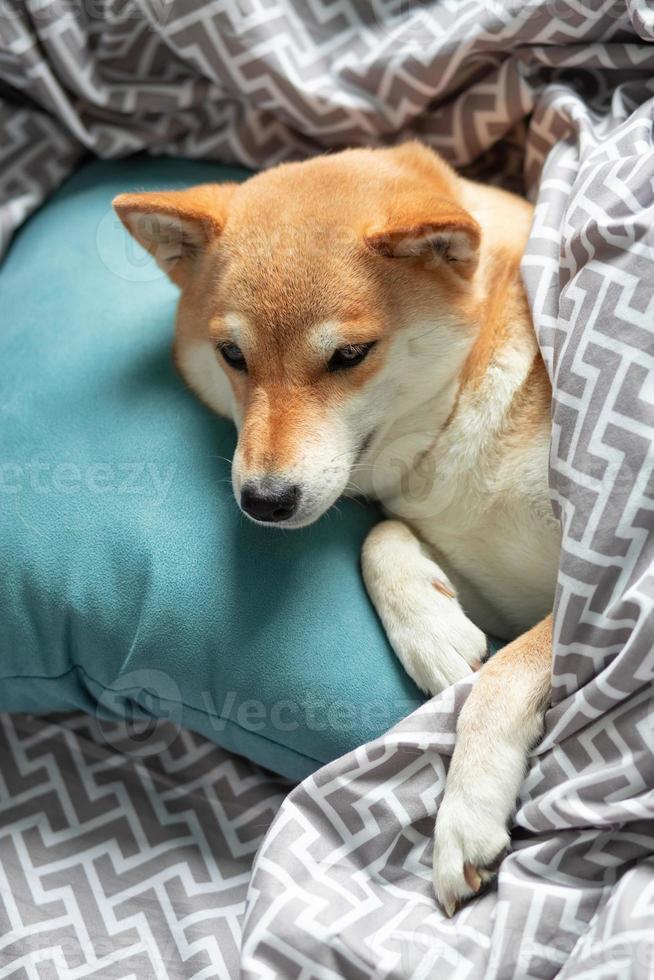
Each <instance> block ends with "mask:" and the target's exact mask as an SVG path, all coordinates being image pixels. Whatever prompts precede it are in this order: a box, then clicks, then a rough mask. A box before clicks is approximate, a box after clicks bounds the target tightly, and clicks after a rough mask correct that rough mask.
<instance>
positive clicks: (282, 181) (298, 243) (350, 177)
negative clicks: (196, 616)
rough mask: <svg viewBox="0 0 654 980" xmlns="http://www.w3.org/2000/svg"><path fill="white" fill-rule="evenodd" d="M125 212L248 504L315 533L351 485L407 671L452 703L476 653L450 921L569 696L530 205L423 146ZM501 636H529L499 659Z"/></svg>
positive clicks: (442, 872)
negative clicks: (529, 267) (371, 522)
mask: <svg viewBox="0 0 654 980" xmlns="http://www.w3.org/2000/svg"><path fill="white" fill-rule="evenodd" d="M114 206H115V209H116V211H117V213H118V215H119V216H120V218H121V220H122V221H123V223H124V224H125V226H126V227H127V229H128V230H129V232H130V233H131V234H132V235H134V237H135V238H136V239H137V240H138V241H139V242H140V243H141V244H142V245H143V246H144V247H145V248H146V249H148V250H149V251H150V252H151V253H152V254H153V255H154V256H155V258H156V260H157V261H158V262H159V264H160V265H161V267H162V268H163V269H164V270H165V271H166V273H167V274H168V275H169V276H170V278H171V279H172V280H173V281H174V282H175V283H176V284H177V285H178V286H179V287H180V289H181V296H180V301H179V307H178V313H177V325H176V339H175V348H174V351H175V358H176V362H177V365H178V367H179V370H180V371H181V373H182V375H183V376H184V378H185V379H186V380H187V382H188V384H189V385H190V386H191V388H192V389H193V390H194V391H195V392H196V393H197V395H198V396H199V397H200V398H201V399H203V400H204V401H205V402H206V404H207V405H209V406H210V407H211V408H212V409H214V410H215V411H216V412H219V413H220V414H222V415H226V416H229V417H230V418H232V419H233V420H234V421H235V423H236V425H237V428H238V431H239V438H238V446H237V450H236V453H235V455H234V460H233V466H232V474H233V487H234V494H235V496H236V500H237V502H238V504H239V505H240V507H241V508H242V510H243V511H244V512H245V513H246V514H247V515H249V517H251V518H252V519H253V520H255V521H259V522H261V523H266V524H271V525H276V526H280V527H284V528H299V527H303V526H304V525H307V524H310V523H311V522H313V521H315V520H316V519H317V518H319V517H320V516H321V515H322V514H323V513H324V512H325V511H326V510H327V509H328V508H329V507H330V506H331V505H332V504H333V503H334V501H335V500H336V499H337V498H338V497H339V496H341V495H342V494H347V493H357V494H360V493H363V494H365V495H367V496H369V497H372V498H376V499H378V500H379V501H381V503H382V505H383V507H384V509H385V511H386V514H387V518H388V519H386V520H384V521H382V522H381V523H379V524H378V525H377V526H376V527H375V528H374V529H373V531H372V532H371V534H370V535H369V537H368V539H367V541H366V543H365V546H364V550H363V555H362V566H363V575H364V578H365V582H366V586H367V588H368V591H369V594H370V597H371V599H372V602H373V603H374V605H375V607H376V609H377V611H378V613H379V616H380V617H381V620H382V622H383V624H384V626H385V629H386V631H387V634H388V637H389V639H390V642H391V644H392V645H393V648H394V649H395V651H396V653H397V655H398V656H399V657H400V659H401V661H402V663H403V664H404V666H405V668H406V670H407V671H408V673H409V674H410V675H411V676H412V677H413V678H414V680H415V681H416V682H417V683H418V685H419V686H420V687H421V688H422V689H423V690H424V691H427V692H429V693H432V694H435V693H437V692H439V691H441V690H443V688H444V687H446V686H447V685H450V684H452V683H453V682H455V681H457V680H459V679H460V678H463V677H465V676H466V675H468V674H470V672H471V671H474V670H477V669H478V668H480V667H481V669H480V670H479V673H478V675H477V677H476V679H475V683H474V685H473V687H472V690H471V693H470V695H469V697H468V699H467V701H466V703H465V706H464V708H463V710H462V712H461V714H460V718H459V721H458V727H457V742H456V747H455V750H454V755H453V758H452V763H451V766H450V770H449V775H448V780H447V787H446V791H445V795H444V798H443V801H442V803H441V806H440V809H439V812H438V817H437V822H436V830H435V847H434V883H435V888H436V893H437V896H438V898H439V900H440V902H441V903H442V905H443V907H444V909H445V911H446V912H447V914H452V913H453V911H454V910H455V909H456V907H457V906H458V904H459V903H460V902H461V901H463V900H464V899H466V898H468V897H470V896H472V895H474V894H475V893H476V892H478V891H479V889H480V888H481V887H482V884H483V883H484V882H485V881H487V880H489V879H490V878H491V877H492V875H493V873H494V871H493V869H494V867H495V866H496V862H497V858H498V856H499V855H501V854H502V853H503V851H504V850H505V848H506V847H507V845H508V843H509V836H508V832H507V823H508V820H509V818H510V816H511V813H512V810H513V808H514V805H515V799H516V796H517V793H518V790H519V786H520V783H521V780H522V778H523V775H524V769H525V763H526V757H527V753H528V751H529V749H530V747H531V746H532V745H533V744H534V743H535V742H536V741H537V739H538V737H539V735H540V733H541V731H542V725H543V717H544V712H545V708H546V706H547V704H548V700H549V692H550V673H551V645H552V625H551V622H552V621H551V609H552V604H553V596H554V587H555V579H556V572H557V564H558V553H559V547H560V532H559V527H558V523H557V521H556V520H555V518H554V516H553V514H552V511H551V508H550V503H549V498H548V486H547V468H548V447H549V439H550V401H551V390H550V385H549V381H548V377H547V375H546V372H545V368H544V365H543V362H542V360H541V357H540V354H539V351H538V346H537V343H536V339H535V336H534V331H533V326H532V323H531V319H530V314H529V309H528V306H527V301H526V298H525V294H524V291H523V287H522V284H521V279H520V273H519V265H520V259H521V256H522V252H523V249H524V246H525V242H526V240H527V236H528V232H529V227H530V222H531V208H530V206H529V205H528V204H527V203H526V202H525V201H523V200H521V199H520V198H518V197H515V196H512V195H510V194H507V193H505V192H503V191H500V190H497V189H494V188H490V187H485V186H482V185H479V184H475V183H472V182H469V181H467V180H464V179H462V178H461V177H459V176H457V174H456V173H455V172H454V171H453V170H452V169H451V168H450V167H449V166H447V165H446V164H445V163H444V162H443V161H442V160H441V159H440V158H439V157H438V156H437V155H436V154H435V153H433V152H432V151H431V150H429V149H428V148H426V147H424V146H422V145H420V144H418V143H407V144H404V145H402V146H398V147H395V148H391V149H383V150H369V149H357V150H347V151H344V152H341V153H337V154H334V155H328V156H323V157H318V158H315V159H312V160H309V161H307V162H303V163H288V164H283V165H281V166H278V167H276V168H274V169H271V170H269V171H267V172H264V173H261V174H258V175H257V176H254V177H252V178H250V179H249V180H247V181H246V182H244V183H242V184H222V185H218V184H216V185H214V184H207V185H202V186H199V187H194V188H191V189H189V190H183V191H171V192H165V191H162V192H153V193H142V194H123V195H120V196H119V197H118V198H116V200H115V201H114ZM344 601H346V597H344ZM485 632H488V633H493V634H496V635H497V636H501V637H505V638H507V639H509V640H511V641H512V642H510V643H509V644H508V645H507V646H505V647H504V648H503V649H502V650H501V651H500V652H499V653H498V654H496V655H495V656H494V657H493V658H492V659H491V660H489V661H488V662H486V663H485V664H484V665H483V667H482V666H481V665H482V664H483V663H484V660H485V657H486V638H485Z"/></svg>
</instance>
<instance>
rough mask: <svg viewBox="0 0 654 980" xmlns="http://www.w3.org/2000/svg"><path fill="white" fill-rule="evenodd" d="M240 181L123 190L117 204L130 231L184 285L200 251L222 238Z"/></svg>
mask: <svg viewBox="0 0 654 980" xmlns="http://www.w3.org/2000/svg"><path fill="white" fill-rule="evenodd" d="M236 187H237V185H236V184H200V185H199V186H197V187H190V188H188V189H187V190H182V191H150V192H144V193H138V194H119V195H118V197H116V198H114V200H113V207H114V210H115V212H116V214H117V215H118V217H119V218H120V220H121V221H122V223H123V224H124V225H125V227H126V228H127V230H128V231H129V233H130V235H132V236H133V237H134V238H135V239H136V241H137V242H138V243H139V244H140V245H142V246H143V248H145V249H147V251H148V252H149V253H150V254H151V255H152V256H153V257H154V258H155V260H156V262H157V264H158V265H159V266H160V267H161V268H162V269H163V271H164V272H165V273H166V274H167V275H168V276H170V278H171V279H172V281H173V282H174V283H176V284H177V285H178V286H180V287H183V286H184V285H185V284H186V283H187V282H188V280H189V277H190V276H191V274H192V272H193V268H194V266H195V265H196V262H197V259H198V257H199V256H200V255H201V254H202V253H203V252H204V251H205V250H206V249H207V248H208V247H209V246H210V245H211V243H212V242H213V241H214V240H215V239H217V238H218V236H219V235H220V233H221V231H222V228H223V226H224V224H225V221H226V218H227V208H228V204H229V200H230V198H231V196H232V194H233V193H234V191H235V189H236Z"/></svg>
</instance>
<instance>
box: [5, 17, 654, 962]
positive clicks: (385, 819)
mask: <svg viewBox="0 0 654 980" xmlns="http://www.w3.org/2000/svg"><path fill="white" fill-rule="evenodd" d="M0 39H1V41H0V100H1V101H0V119H1V121H2V122H1V125H2V133H3V138H2V142H1V143H0V216H1V222H2V230H3V236H4V241H5V243H6V242H8V241H9V238H10V236H11V234H12V232H13V230H14V229H15V228H16V227H17V226H18V225H19V224H20V222H21V221H22V220H24V218H25V217H26V216H27V214H29V213H30V212H31V211H32V210H33V209H34V208H35V207H37V206H38V204H39V203H40V202H41V201H43V200H44V198H45V197H46V196H47V195H48V193H49V192H50V191H51V190H52V189H53V188H54V187H55V186H57V184H58V183H60V182H61V180H62V179H63V178H64V177H65V176H66V175H67V174H68V173H70V171H71V170H72V168H74V166H75V165H76V162H77V161H78V160H79V159H81V157H82V156H83V155H84V154H85V153H87V152H89V151H91V152H93V153H96V154H98V155H100V156H104V157H120V156H125V155H127V154H130V153H133V152H135V151H139V150H145V151H147V152H150V153H153V154H180V155H186V156H190V157H202V158H210V159H216V160H218V161H221V162H234V161H237V162H239V163H243V164H246V165H249V166H257V167H258V166H269V165H272V164H274V163H276V162H278V161H280V160H282V159H286V158H293V157H301V156H305V155H307V154H312V153H316V152H319V151H322V150H324V149H330V148H338V147H342V146H345V145H351V144H361V143H366V144H370V145H375V144H381V143H385V142H389V141H397V140H401V139H405V138H407V137H410V136H418V137H420V138H422V139H424V140H425V141H426V142H428V143H429V144H430V145H432V146H433V147H435V148H436V149H438V150H439V151H440V152H442V153H443V154H444V155H445V156H446V157H447V158H448V159H449V160H450V161H451V162H453V163H454V164H456V165H458V166H462V167H465V168H466V171H467V172H468V173H470V174H473V175H476V176H482V177H486V178H487V179H491V180H493V181H497V182H499V183H503V184H505V185H506V186H510V187H512V188H523V189H524V191H525V192H526V193H527V194H528V195H529V196H530V197H531V199H532V200H533V201H534V203H535V207H536V211H535V219H534V225H533V229H532V234H531V237H530V241H529V245H528V248H527V252H526V255H525V258H524V262H523V274H524V278H525V282H526V285H527V289H528V293H529V299H530V303H531V308H532V312H533V317H534V323H535V325H536V329H537V333H538V337H539V340H540V344H541V347H542V350H543V354H544V357H545V360H546V364H547V367H548V370H549V372H550V377H551V379H552V383H553V422H554V424H553V442H552V452H551V470H550V482H551V494H552V502H553V506H554V507H555V509H556V511H557V513H558V515H559V517H560V519H561V522H562V527H563V549H562V559H561V570H560V575H559V580H558V589H557V597H556V609H555V657H554V669H553V682H554V705H553V707H552V709H551V710H550V711H549V713H548V717H547V731H546V736H545V739H544V740H543V742H542V743H541V744H540V745H539V746H538V748H537V749H536V750H535V752H534V753H533V755H532V758H531V765H530V771H529V773H528V776H527V778H526V781H525V783H524V786H523V789H522V794H521V798H520V801H519V808H518V811H517V814H516V816H515V820H514V828H513V842H514V847H513V850H512V852H511V854H510V855H509V856H508V857H507V858H506V859H505V860H504V862H503V864H502V866H501V870H500V874H499V879H498V887H497V890H494V891H491V892H490V893H488V894H487V895H485V896H483V897H481V898H480V899H478V900H477V901H475V902H473V903H471V904H470V905H468V906H467V907H465V908H464V909H462V910H461V911H460V912H459V913H458V914H457V916H456V917H455V919H454V920H453V921H447V920H445V919H444V918H443V917H442V915H441V913H440V912H439V911H438V909H437V908H436V906H435V903H434V899H433V895H432V891H431V879H430V859H431V833H432V829H433V823H434V816H435V813H436V810H437V807H438V803H439V800H440V797H441V795H442V790H443V786H444V777H445V771H446V766H447V761H448V758H449V756H450V755H451V752H452V747H453V740H454V728H455V722H456V715H457V713H458V710H459V708H460V706H461V704H462V703H463V700H464V698H465V696H466V694H467V691H468V690H469V686H468V683H467V682H464V683H462V684H459V685H457V686H456V687H455V688H453V689H451V690H449V691H446V692H445V693H444V694H443V695H441V696H440V697H438V698H435V699H433V700H432V701H431V702H429V703H428V704H427V705H425V706H424V707H423V708H421V709H420V710H419V711H418V712H417V713H415V714H414V715H412V716H411V717H410V718H408V719H406V720H405V721H404V722H403V723H401V724H400V725H399V726H397V727H396V728H395V729H394V730H393V731H391V732H390V733H388V734H387V735H386V736H384V737H383V738H382V739H380V740H379V741H377V742H375V743H372V744H370V745H367V746H364V747H362V748H361V749H359V750H358V751H356V752H355V753H352V754H351V755H349V756H346V757H344V758H343V759H341V760H338V761H337V762H334V763H332V764H331V765H330V766H327V767H326V768H325V769H323V770H321V772H319V773H318V774H317V775H316V776H314V777H312V778H311V779H309V780H306V781H305V782H304V783H302V784H301V785H300V786H299V787H298V788H297V789H296V790H294V791H293V792H292V793H291V794H290V796H288V797H287V798H286V800H285V802H284V804H283V805H282V807H281V810H280V812H279V814H278V816H277V818H276V819H275V821H274V823H273V825H272V828H271V830H270V832H269V834H268V836H267V837H266V840H265V842H264V844H263V846H262V848H261V850H260V852H259V854H258V857H257V860H256V862H255V865H254V872H253V876H252V880H251V882H250V886H249V897H248V910H247V917H246V923H245V934H244V941H243V948H242V952H241V971H242V976H243V977H244V978H248V980H251V978H255V977H256V978H264V977H266V978H268V977H283V978H288V980H290V978H293V977H298V978H300V977H302V978H303V980H304V978H307V980H308V978H313V977H316V978H318V977H320V978H338V977H346V978H348V980H358V978H362V980H363V978H367V977H371V976H374V977H379V978H381V977H388V978H390V977H393V978H397V980H404V978H409V977H411V978H420V977H431V976H438V977H442V978H450V977H451V978H459V977H467V976H471V977H487V978H491V977H493V978H500V980H505V978H514V977H515V978H520V980H522V978H525V977H538V978H550V977H554V976H558V977H563V978H566V980H567V978H572V977H575V978H582V977H587V978H595V977H606V978H611V980H613V978H616V977H625V978H626V977H636V978H640V977H642V978H645V977H651V976H652V971H653V970H654V933H653V932H652V928H651V925H652V922H653V921H654V789H653V787H654V753H653V752H652V747H653V744H654V721H653V717H654V700H653V686H652V681H653V678H654V573H653V570H652V569H653V559H654V544H653V536H652V527H653V524H654V475H653V470H654V451H653V449H652V437H653V435H654V380H653V379H654V373H653V372H654V301H653V299H652V283H654V240H653V237H652V225H653V217H654V209H653V205H652V201H653V197H654V148H653V145H652V140H653V135H652V129H653V122H654V43H653V41H654V12H653V10H652V7H651V5H650V4H648V3H647V2H645V0H623V2H621V0H520V2H513V0H510V2H509V0H505V2H498V0H484V2H481V0H474V2H473V0H441V2H427V0H425V2H420V0H410V2H407V0H369V2H355V0H303V2H301V3H300V2H299V0H298V2H295V0H256V2H252V3H247V4H245V3H240V2H238V0H232V2H230V0H215V2H199V0H170V2H166V0H122V2H121V0H106V2H104V3H91V2H87V3H71V2H68V0H38V2H36V0H34V2H26V3H20V4H19V3H18V2H15V3H14V2H12V0H9V2H7V0H6V2H5V3H4V4H3V5H2V6H0ZM35 739H36V741H37V742H38V736H35ZM489 750H490V751H492V747H490V749H489ZM212 751H214V752H215V751H217V750H215V749H214V750H212ZM24 765H25V772H26V773H27V777H29V779H33V778H34V777H33V776H30V772H31V770H30V766H29V765H28V764H26V763H25V764H24ZM30 785H31V784H30ZM62 792H63V791H62ZM264 797H265V791H264ZM180 805H181V804H180ZM67 819H69V820H73V817H72V816H70V815H69V817H67ZM75 819H76V818H75ZM263 822H265V821H263ZM182 836H183V833H182ZM140 839H141V838H140V837H139V840H140ZM30 843H31V839H30V838H28V844H30ZM15 853H16V855H17V856H16V858H15V865H14V867H15V868H20V867H23V868H25V867H30V868H31V865H30V864H29V862H30V856H29V847H27V846H26V845H24V844H23V845H21V847H20V848H18V849H17V850H16V852H15ZM37 860H38V858H37ZM48 860H49V858H48ZM62 860H64V863H65V859H62ZM181 860H182V862H183V861H184V860H187V858H182V859H181ZM102 868H103V871H106V873H107V874H114V873H115V871H114V869H113V867H111V865H110V863H109V859H108V863H107V865H106V866H105V865H104V864H103V865H102ZM57 869H58V866H56V868H55V869H54V870H53V873H55V874H56V873H58V872H57ZM184 875H186V876H187V875H188V873H187V872H184V873H183V880H186V877H184ZM94 880H95V879H94ZM108 880H109V879H108ZM112 887H115V888H116V889H117V890H118V891H119V889H120V887H127V886H122V885H120V884H118V883H116V885H115V886H112V885H111V881H109V884H108V885H107V884H104V885H103V888H105V890H106V891H107V894H112V895H113V894H114V892H113V891H112ZM61 888H62V889H63V888H64V882H63V880H62V884H61ZM178 899H179V895H178V894H177V892H175V894H173V895H172V896H171V897H169V898H167V899H166V901H167V902H169V903H172V906H170V905H166V906H165V907H166V909H169V908H170V907H172V908H173V909H175V910H176V911H175V914H176V915H178V916H180V915H181V914H182V913H181V912H180V911H179V909H180V908H181V905H178V904H176V902H177V901H178ZM59 900H60V899H59V897H58V896H57V898H56V899H54V898H53V901H59ZM157 901H160V902H161V903H162V907H163V901H164V900H163V898H158V899H157ZM179 901H180V902H182V904H183V900H182V899H179ZM110 906H111V903H109V906H107V905H98V904H97V903H96V904H95V905H93V906H92V905H91V904H90V903H89V904H87V903H80V908H81V910H82V911H81V913H80V915H81V917H82V918H85V917H86V916H88V917H89V918H91V917H93V916H97V915H99V914H100V915H101V916H102V917H103V918H104V920H105V921H107V917H108V916H109V914H110V913H109V911H108V909H109V908H110ZM190 908H191V905H190V904H189V912H188V916H189V917H191V916H192V914H193V913H192V912H191V911H190ZM98 910H100V911H98ZM59 914H60V912H58V911H57V910H56V909H53V911H52V915H53V916H55V915H59ZM61 914H63V913H61ZM200 918H201V915H200V916H199V918H198V922H199V921H200ZM12 921H13V920H12ZM56 921H59V920H56ZM189 921H190V919H189ZM12 928H14V926H12ZM44 928H45V926H44ZM48 928H53V929H55V928H57V926H55V925H51V926H48ZM221 928H222V927H221ZM10 935H13V934H10ZM235 935H236V926H233V928H232V929H231V939H225V940H223V941H222V942H223V943H227V944H229V942H236V940H235V938H234V937H235ZM9 948H10V947H6V949H9ZM224 948H227V947H226V946H225V947H224ZM3 955H4V956H5V960H4V962H3V963H2V965H3V967H5V966H6V964H9V966H8V970H9V971H11V969H14V964H13V961H12V960H11V956H12V955H15V956H18V953H16V954H12V953H11V952H9V953H7V952H6V951H5V954H3ZM7 957H8V958H7ZM218 963H219V960H218V959H217V960H216V961H215V963H214V965H213V967H211V966H209V967H206V965H205V963H204V962H203V963H202V965H200V966H197V967H196V966H194V965H191V966H189V965H188V963H186V962H185V965H182V966H170V968H169V972H168V973H164V974H161V973H157V972H156V971H155V972H154V973H153V974H152V975H153V976H173V977H182V976H184V977H191V976H193V977H200V976H222V975H223V973H224V970H225V969H226V967H225V966H224V964H223V965H220V966H218V965H216V964H218ZM212 968H213V970H214V972H213V973H212V972H211V969H212ZM232 968H233V967H232ZM20 969H22V966H21V965H20V964H17V965H16V967H15V970H16V971H19V970H20ZM94 969H95V967H94V966H92V965H88V964H87V965H84V964H82V965H79V964H78V965H77V972H75V973H74V974H73V973H70V975H71V976H72V975H75V976H91V975H98V976H111V975H115V976H121V977H122V976H125V977H126V976H128V975H129V976H131V975H132V974H130V973H127V972H122V973H121V972H120V970H119V969H118V968H117V972H116V973H115V974H112V973H110V972H104V973H102V972H100V973H97V972H96V973H95V974H94V973H93V970H94ZM167 969H168V968H167ZM221 970H222V971H223V972H220V971H221ZM193 971H195V972H193ZM203 971H205V972H203ZM207 971H208V972H207ZM8 975H11V972H8ZM15 975H16V976H20V973H19V972H16V974H15ZM25 975H30V974H29V973H26V974H25ZM31 975H33V976H36V975H40V976H46V975H52V976H54V975H56V976H62V977H63V976H67V975H68V974H67V973H65V972H59V973H57V972H56V971H55V973H52V972H51V973H50V974H47V973H41V974H36V973H34V971H33V972H32V974H31ZM136 975H139V976H143V975H144V974H138V971H137V974H136ZM145 975H146V976H147V975H148V974H147V973H146V974H145Z"/></svg>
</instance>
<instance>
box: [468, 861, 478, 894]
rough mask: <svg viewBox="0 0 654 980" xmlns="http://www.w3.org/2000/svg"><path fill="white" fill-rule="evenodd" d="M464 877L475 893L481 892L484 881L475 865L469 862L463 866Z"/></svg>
mask: <svg viewBox="0 0 654 980" xmlns="http://www.w3.org/2000/svg"><path fill="white" fill-rule="evenodd" d="M463 877H464V878H465V880H466V881H467V883H468V885H469V886H470V888H472V890H473V892H475V893H476V892H478V891H479V889H480V888H481V886H482V880H481V877H480V874H479V872H478V871H477V868H475V866H474V864H470V862H467V863H466V864H464V865H463Z"/></svg>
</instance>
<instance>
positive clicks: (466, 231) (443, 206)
mask: <svg viewBox="0 0 654 980" xmlns="http://www.w3.org/2000/svg"><path fill="white" fill-rule="evenodd" d="M480 240H481V229H480V227H479V225H478V223H477V222H476V221H475V219H474V218H473V217H472V215H470V214H468V212H467V211H466V210H465V209H464V208H461V207H459V206H458V205H457V204H454V203H452V202H450V201H445V200H442V199H435V200H433V201H431V202H425V203H422V204H420V205H419V207H411V206H409V207H403V208H399V209H398V210H397V213H396V214H393V215H392V216H390V217H389V219H388V220H387V221H386V222H385V224H384V225H383V226H378V227H376V228H372V229H371V230H369V231H368V232H367V234H366V236H365V242H366V245H367V246H368V248H370V249H371V250H372V251H373V252H376V253H377V254H378V255H384V256H386V257H388V258H400V259H402V258H405V259H407V258H421V259H422V260H423V261H424V263H425V268H428V269H431V268H435V267H436V266H439V265H441V264H443V263H446V264H447V266H448V268H451V269H452V270H453V271H454V272H455V273H456V274H457V275H459V276H461V277H462V278H464V279H470V277H471V276H472V275H473V273H474V271H475V269H476V268H477V263H478V261H479V243H480Z"/></svg>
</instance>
